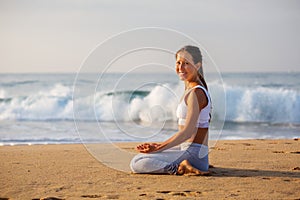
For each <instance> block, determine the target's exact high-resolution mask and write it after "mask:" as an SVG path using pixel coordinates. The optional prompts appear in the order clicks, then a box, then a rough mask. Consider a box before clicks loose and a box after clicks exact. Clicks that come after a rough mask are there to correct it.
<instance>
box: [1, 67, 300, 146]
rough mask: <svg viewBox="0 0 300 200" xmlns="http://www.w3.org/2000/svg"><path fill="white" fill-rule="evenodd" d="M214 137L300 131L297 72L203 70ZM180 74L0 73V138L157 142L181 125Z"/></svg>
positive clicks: (286, 134) (5, 140) (287, 134)
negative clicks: (206, 71)
mask: <svg viewBox="0 0 300 200" xmlns="http://www.w3.org/2000/svg"><path fill="white" fill-rule="evenodd" d="M205 76H206V79H207V83H208V87H209V91H210V93H211V98H212V102H213V112H212V122H211V127H210V136H209V137H210V139H213V140H218V139H230V140H234V139H278V138H298V137H299V136H300V87H299V86H300V73H223V74H221V75H217V74H209V73H207V74H205ZM183 91H184V86H183V84H182V82H181V81H179V80H178V77H177V76H176V74H175V73H174V74H164V73H161V74H159V73H147V74H146V73H139V74H134V73H132V74H122V73H106V74H101V75H99V74H81V75H80V76H77V75H76V74H1V75H0V144H1V145H19V144H26V145H30V144H63V143H82V142H84V143H97V142H127V141H157V140H163V139H166V138H168V137H169V136H171V135H172V134H174V133H175V132H176V130H177V119H176V116H175V110H176V106H177V104H178V102H179V101H180V98H181V95H182V93H183Z"/></svg>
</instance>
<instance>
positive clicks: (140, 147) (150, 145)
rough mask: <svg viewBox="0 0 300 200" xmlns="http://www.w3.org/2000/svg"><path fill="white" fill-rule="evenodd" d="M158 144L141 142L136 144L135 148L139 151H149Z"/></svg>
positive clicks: (154, 148) (155, 148)
mask: <svg viewBox="0 0 300 200" xmlns="http://www.w3.org/2000/svg"><path fill="white" fill-rule="evenodd" d="M159 146H160V144H158V143H143V144H140V145H138V146H136V150H137V151H139V152H141V153H151V152H153V151H155V150H157V148H158V147H159Z"/></svg>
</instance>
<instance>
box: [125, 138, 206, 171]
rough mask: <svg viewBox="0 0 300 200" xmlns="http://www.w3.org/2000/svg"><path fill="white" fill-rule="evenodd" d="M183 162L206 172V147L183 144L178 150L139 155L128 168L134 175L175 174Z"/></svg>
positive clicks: (188, 143)
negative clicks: (186, 161) (185, 161)
mask: <svg viewBox="0 0 300 200" xmlns="http://www.w3.org/2000/svg"><path fill="white" fill-rule="evenodd" d="M183 160H188V161H189V162H190V164H191V165H192V166H193V167H195V168H197V169H199V170H200V171H204V172H205V171H208V166H209V164H208V146H206V145H203V144H197V143H190V142H185V143H182V144H181V145H180V149H175V148H172V149H169V150H165V151H162V152H159V153H140V154H137V155H136V156H135V157H134V158H133V159H132V160H131V163H130V168H131V170H132V171H133V172H134V173H160V174H165V173H168V174H176V172H177V168H178V166H179V164H180V163H181V162H182V161H183Z"/></svg>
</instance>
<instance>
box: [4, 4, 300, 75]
mask: <svg viewBox="0 0 300 200" xmlns="http://www.w3.org/2000/svg"><path fill="white" fill-rule="evenodd" d="M142 27H159V28H163V29H168V30H174V31H178V32H180V33H183V34H185V35H188V36H189V37H191V38H193V39H195V40H197V41H198V42H199V43H201V45H202V46H203V47H204V48H205V49H206V51H207V52H208V53H209V55H210V56H211V58H212V59H213V60H214V62H215V63H216V64H217V66H218V68H219V70H220V71H221V72H293V71H300V64H299V63H300V54H299V53H300V37H299V35H300V1H299V0H252V1H241V0H209V1H207V0H185V1H183V0H181V1H179V0H161V1H153V0H143V1H140V0H122V1H117V0H115V1H111V0H26V1H24V0H0V44H1V45H0V73H33V72H38V73H65V72H77V71H78V69H80V67H81V66H82V64H83V63H84V62H85V60H86V59H87V58H88V57H89V55H90V53H91V52H92V51H93V50H95V49H96V48H97V47H98V46H99V44H101V43H103V42H104V41H107V40H108V39H109V38H111V37H113V36H115V35H117V34H120V33H122V32H124V31H125V32H126V31H128V30H132V29H137V28H142ZM145 35H146V36H147V37H148V35H147V34H145ZM131 39H132V38H131ZM132 42H134V40H133V41H132ZM169 42H170V43H172V41H171V40H170V41H169ZM113 45H116V44H112V49H114V48H115V49H117V48H118V46H117V45H116V46H113ZM176 50H177V49H174V51H176ZM102 56H103V57H105V56H106V55H102ZM143 56H146V55H143ZM143 56H140V58H141V59H145V60H147V58H146V57H143ZM172 58H173V57H172ZM127 60H129V59H127ZM148 60H149V59H148ZM124 62H125V61H124ZM128 62H130V61H128ZM172 62H173V61H172ZM127 64H128V63H127ZM124 65H125V64H124ZM115 70H116V71H124V70H126V69H124V68H122V67H121V66H120V67H119V68H116V69H115Z"/></svg>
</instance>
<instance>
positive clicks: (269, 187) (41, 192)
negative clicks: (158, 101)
mask: <svg viewBox="0 0 300 200" xmlns="http://www.w3.org/2000/svg"><path fill="white" fill-rule="evenodd" d="M299 144H300V141H299V140H298V139H289V140H232V141H218V142H217V143H216V145H215V146H214V147H211V148H210V149H211V151H210V155H209V158H210V164H211V165H213V168H211V169H210V170H211V172H212V174H211V176H174V175H146V174H132V173H129V172H128V173H126V172H121V171H117V170H114V169H111V168H109V167H107V166H106V165H103V164H102V163H101V162H99V161H98V160H97V159H95V158H94V157H93V156H92V155H91V154H90V153H89V152H88V151H87V150H86V148H85V146H83V145H81V144H71V145H32V146H1V147H0V159H1V164H0V168H1V170H0V178H1V185H0V199H201V198H202V199H300V145H299ZM120 146H121V147H122V148H125V149H129V150H130V151H133V148H134V146H135V144H134V143H122V144H120ZM112 156H113V155H112Z"/></svg>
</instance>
